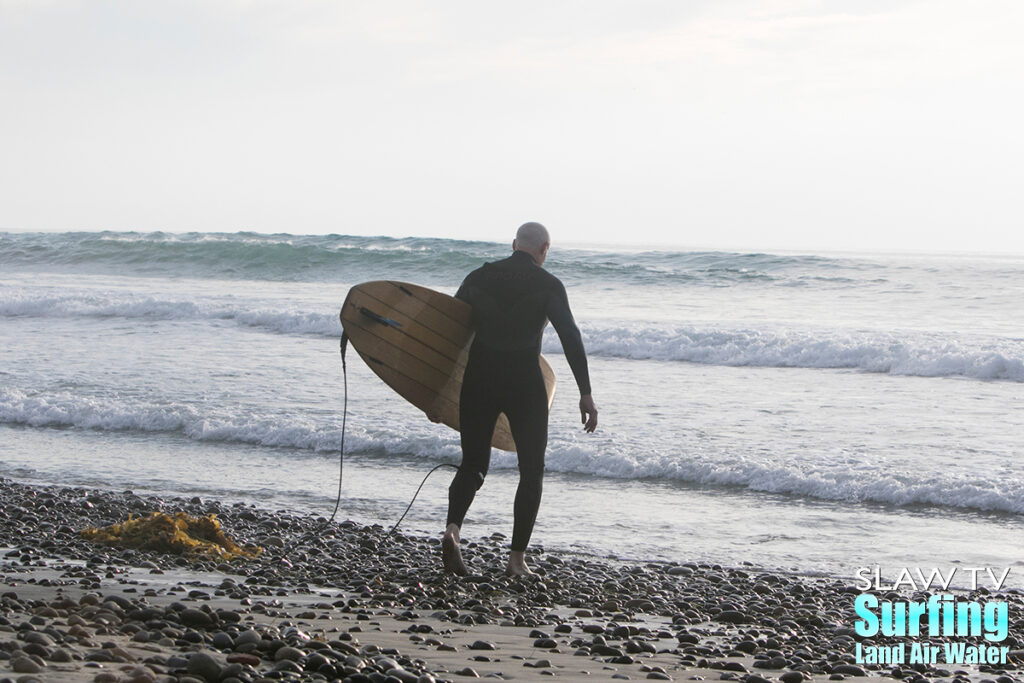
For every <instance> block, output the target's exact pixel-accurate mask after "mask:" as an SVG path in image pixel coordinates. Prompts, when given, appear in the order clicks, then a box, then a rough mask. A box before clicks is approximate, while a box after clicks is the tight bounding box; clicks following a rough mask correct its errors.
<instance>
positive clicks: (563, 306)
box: [547, 281, 590, 396]
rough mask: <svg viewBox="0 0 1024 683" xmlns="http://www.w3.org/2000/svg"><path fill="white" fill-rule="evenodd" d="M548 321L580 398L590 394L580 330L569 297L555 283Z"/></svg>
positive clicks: (549, 298) (548, 310) (563, 288)
mask: <svg viewBox="0 0 1024 683" xmlns="http://www.w3.org/2000/svg"><path fill="white" fill-rule="evenodd" d="M547 314H548V320H550V321H551V324H552V325H553V326H554V328H555V332H557V333H558V339H559V340H560V341H561V342H562V351H563V352H564V353H565V358H566V360H568V361H569V368H570V369H571V370H572V375H573V377H575V378H576V386H578V387H579V389H580V396H586V395H587V394H589V393H590V370H589V369H588V367H587V353H586V351H585V350H584V349H583V336H582V335H581V334H580V328H578V327H577V326H576V320H575V319H574V318H573V317H572V311H571V310H570V309H569V297H568V296H567V295H566V293H565V286H564V285H563V284H562V283H561V282H558V281H556V284H555V286H554V287H553V291H552V292H551V295H550V297H548V309H547Z"/></svg>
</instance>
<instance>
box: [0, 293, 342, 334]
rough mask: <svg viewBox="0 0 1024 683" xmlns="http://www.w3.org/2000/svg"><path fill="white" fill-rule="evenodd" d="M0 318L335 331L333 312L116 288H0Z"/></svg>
mask: <svg viewBox="0 0 1024 683" xmlns="http://www.w3.org/2000/svg"><path fill="white" fill-rule="evenodd" d="M0 317H32V318H128V319H140V320H180V321H188V320H225V321H232V322H235V323H236V324H238V325H242V326H247V327H255V328H261V329H264V330H267V331H269V332H277V333H283V334H311V335H322V336H327V337H338V336H340V335H341V323H340V322H339V321H338V315H337V313H323V312H317V311H302V310H294V309H289V310H281V309H275V308H262V307H252V306H244V305H242V306H239V305H232V304H226V303H223V302H220V301H201V302H196V301H185V300H180V299H161V298H157V297H152V296H136V295H133V294H123V293H117V292H97V291H94V292H85V293H75V294H52V293H49V292H44V293H36V292H31V291H25V290H21V289H15V288H8V289H2V288H0Z"/></svg>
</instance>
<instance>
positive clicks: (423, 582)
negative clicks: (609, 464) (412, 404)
mask: <svg viewBox="0 0 1024 683" xmlns="http://www.w3.org/2000/svg"><path fill="white" fill-rule="evenodd" d="M158 510H159V511H164V512H168V513H173V512H177V511H182V512H186V513H188V514H190V515H195V516H201V515H206V514H215V515H216V516H217V519H218V520H219V521H220V523H221V524H222V527H223V529H224V531H225V532H226V533H227V534H228V535H229V536H231V537H232V538H233V539H235V540H236V541H238V542H239V543H253V544H255V545H258V546H261V547H262V548H264V552H263V554H262V555H261V556H260V557H259V558H257V559H256V560H247V561H233V562H223V561H214V560H189V559H186V558H184V557H181V556H176V555H169V554H164V553H156V552H150V551H141V550H125V549H120V548H111V547H106V546H101V545H96V544H93V543H91V542H88V541H85V540H83V539H82V538H81V537H80V536H79V532H80V531H81V530H82V529H83V528H85V527H87V526H96V527H101V526H106V525H108V524H112V523H116V522H123V521H125V519H127V517H128V516H129V515H130V514H134V515H135V516H144V515H146V514H148V513H149V512H153V511H158ZM0 520H2V521H3V524H2V525H0V529H2V530H0V547H3V548H5V550H4V551H3V554H4V557H3V559H2V562H0V579H2V581H3V586H2V587H0V592H2V596H0V605H2V607H3V609H2V612H0V615H2V617H0V680H7V679H9V680H12V681H13V680H17V681H21V682H23V683H28V682H29V681H31V680H40V681H83V680H92V681H97V683H105V682H108V681H110V682H113V681H121V680H126V681H129V680H130V681H137V682H139V683H142V682H143V681H204V680H205V681H227V682H229V683H234V681H239V682H244V681H260V680H268V681H269V680H296V681H299V680H301V681H306V680H309V681H314V680H352V681H377V680H381V681H383V680H388V681H393V680H398V681H419V682H420V683H429V681H432V680H434V681H440V680H460V679H465V678H472V677H475V676H479V677H493V678H498V679H499V680H511V679H519V680H542V677H546V676H554V677H561V678H564V679H566V680H583V679H585V680H614V679H621V678H623V677H629V678H631V679H638V678H651V679H661V680H673V679H674V680H700V679H721V680H736V681H741V682H742V683H764V682H765V681H782V683H800V682H801V681H806V680H814V681H825V680H841V678H840V677H842V678H848V677H860V676H862V675H869V676H873V677H874V676H880V675H885V676H892V677H895V678H901V679H904V680H916V681H921V680H922V679H928V680H932V681H934V680H939V679H946V680H949V681H952V682H955V683H962V682H966V681H972V682H978V683H981V682H982V681H993V683H1014V682H1015V681H1020V680H1024V671H1022V669H1021V667H1022V666H1024V642H1022V640H1021V638H1022V633H1021V625H1022V617H1024V595H1022V593H1021V591H1018V590H1010V591H1005V592H1002V593H999V594H998V596H999V597H1000V598H1001V599H1005V600H1006V601H1007V602H1008V603H1009V605H1010V624H1011V630H1010V634H1009V639H1008V640H1007V642H1006V643H1004V644H1005V645H1009V649H1010V659H1009V661H1007V663H1006V664H1005V665H994V666H987V665H981V666H971V665H945V664H943V663H937V664H935V665H917V664H915V665H902V666H899V665H897V666H893V665H889V666H886V665H867V664H864V665H858V664H855V663H854V662H853V659H854V651H855V645H856V644H857V643H864V644H867V643H871V644H879V645H881V644H895V643H897V642H913V641H914V640H916V639H909V638H903V639H897V638H874V639H867V640H865V639H861V638H859V637H855V635H856V634H855V633H854V630H853V621H854V619H855V616H854V612H853V601H854V597H855V596H856V595H857V593H859V592H860V591H859V590H858V589H856V588H854V587H853V583H854V581H853V579H849V580H843V579H839V578H835V577H813V576H806V575H799V574H797V575H794V574H787V573H784V572H781V571H766V570H761V569H755V568H752V567H747V568H726V567H722V566H720V565H716V564H704V563H665V562H622V561H618V560H608V559H600V558H590V557H580V556H575V555H565V556H558V555H555V554H551V553H546V552H543V551H542V550H541V551H539V552H531V553H530V554H529V559H530V562H531V566H532V567H533V568H534V570H535V571H537V572H538V575H537V577H536V578H529V579H511V578H508V577H505V576H503V575H502V573H501V572H502V569H503V557H504V552H505V549H504V545H505V543H506V541H507V539H506V538H505V537H504V536H503V535H501V534H493V535H492V536H490V537H488V538H483V539H476V540H472V539H469V540H467V539H464V540H463V544H462V548H463V554H464V556H465V557H466V559H467V562H468V563H469V564H470V568H471V571H474V572H479V573H477V574H473V575H471V576H469V577H464V578H456V577H453V576H450V575H445V574H443V573H442V571H441V564H440V535H438V537H437V538H426V537H422V536H416V535H408V536H407V535H405V534H403V533H402V532H401V531H399V532H396V533H395V534H394V535H393V536H391V537H386V529H384V528H383V527H380V526H379V525H375V526H363V525H361V524H358V523H357V522H352V521H345V522H341V523H338V524H332V525H331V526H330V527H329V528H324V529H322V530H320V531H319V533H315V534H310V532H316V531H318V528H319V527H322V526H323V523H324V522H326V519H325V518H323V517H319V518H315V517H301V516H298V515H295V514H292V513H289V512H286V511H278V512H269V511H266V510H261V509H259V508H256V507H255V506H254V505H251V504H249V505H247V504H243V503H235V504H231V505H225V504H222V503H219V502H217V501H203V500H201V499H199V498H192V499H184V498H168V499H161V498H157V497H151V496H139V495H136V494H134V493H131V492H122V493H116V492H109V491H100V490H91V489H83V488H65V487H56V486H37V485H33V486H29V485H25V484H20V483H17V482H14V481H11V480H8V479H0ZM307 534H309V535H307ZM976 593H979V594H981V593H982V592H973V593H971V595H972V596H973V595H975V594H976ZM988 597H989V598H991V596H988ZM931 640H932V641H935V640H936V639H931ZM961 640H963V639H961ZM975 641H977V642H978V643H983V642H984V641H982V640H981V639H980V638H979V639H975V640H972V641H970V642H975Z"/></svg>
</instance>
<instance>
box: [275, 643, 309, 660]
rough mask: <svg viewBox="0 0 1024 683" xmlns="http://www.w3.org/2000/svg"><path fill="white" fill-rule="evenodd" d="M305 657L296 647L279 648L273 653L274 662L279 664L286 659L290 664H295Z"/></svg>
mask: <svg viewBox="0 0 1024 683" xmlns="http://www.w3.org/2000/svg"><path fill="white" fill-rule="evenodd" d="M304 655H305V653H304V652H303V651H302V650H300V649H299V648H297V647H291V646H289V645H285V646H284V647H279V648H278V649H277V652H275V653H274V661H276V662H280V661H281V660H282V659H287V660H289V661H292V662H297V661H299V660H300V659H302V657H303V656H304Z"/></svg>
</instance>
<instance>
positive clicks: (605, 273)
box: [0, 232, 884, 287]
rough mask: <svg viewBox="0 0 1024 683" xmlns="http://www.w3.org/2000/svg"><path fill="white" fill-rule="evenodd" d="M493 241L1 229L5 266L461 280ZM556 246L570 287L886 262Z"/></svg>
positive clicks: (805, 277) (800, 276)
mask: <svg viewBox="0 0 1024 683" xmlns="http://www.w3.org/2000/svg"><path fill="white" fill-rule="evenodd" d="M508 252H509V247H508V245H504V244H495V243H490V242H471V241H462V240H449V239H429V238H390V237H354V236H345V235H259V234H255V233H233V234H227V233H189V234H183V235H179V234H168V233H145V234H143V233H114V232H110V233H56V234H45V233H24V234H22V233H0V266H2V267H7V268H18V269H26V270H32V269H35V268H40V269H45V270H47V271H51V272H53V271H58V272H83V273H106V274H115V275H119V274H133V275H142V276H153V275H159V276H164V277H199V278H214V279H256V280H271V281H299V282H301V281H327V282H339V281H347V282H359V281H362V280H367V279H382V278H385V277H386V278H389V279H410V280H413V281H422V282H424V283H425V284H428V285H432V286H437V285H439V284H441V283H447V284H450V285H457V284H458V283H459V282H460V281H461V280H462V278H463V277H464V276H465V274H466V273H467V272H469V271H470V270H472V269H473V268H476V267H478V266H479V265H481V264H482V263H483V262H485V261H494V260H497V259H500V258H504V257H505V256H507V255H508ZM566 253H567V252H561V253H560V252H557V251H556V252H553V253H552V256H551V257H550V259H549V262H550V265H551V268H552V269H553V270H554V271H555V272H557V273H558V275H559V277H561V278H562V279H563V280H565V281H566V282H568V283H570V284H571V283H575V282H584V281H593V280H594V279H595V278H596V279H601V280H612V281H616V282H620V283H628V284H636V285H643V286H659V285H663V286H670V287H678V286H686V285H695V286H714V287H727V286H735V285H737V284H745V283H749V284H754V285H764V284H774V285H779V286H786V287H791V286H814V287H827V286H830V285H831V286H844V287H845V286H851V285H854V286H855V285H856V284H857V283H858V282H861V281H863V282H867V283H874V284H877V282H879V281H883V280H884V268H883V267H881V266H879V265H877V264H873V263H869V262H864V261H857V260H853V259H836V258H829V257H823V256H812V255H786V256H784V255H776V254H762V253H733V252H708V251H698V252H671V251H642V252H630V253H614V252H599V251H586V250H573V251H572V252H569V253H568V256H567V255H566Z"/></svg>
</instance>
